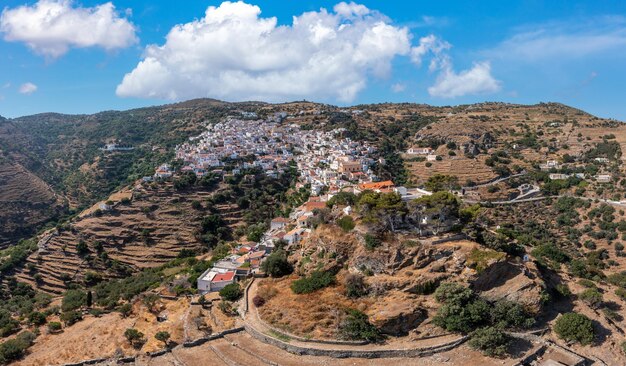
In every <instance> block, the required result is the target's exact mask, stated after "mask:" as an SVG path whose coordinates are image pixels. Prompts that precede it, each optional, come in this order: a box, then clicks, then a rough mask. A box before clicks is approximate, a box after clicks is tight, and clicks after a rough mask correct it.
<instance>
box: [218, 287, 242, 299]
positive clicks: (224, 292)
mask: <svg viewBox="0 0 626 366" xmlns="http://www.w3.org/2000/svg"><path fill="white" fill-rule="evenodd" d="M242 295H243V290H242V289H241V286H239V284H238V283H231V284H228V285H226V286H224V288H223V289H221V290H220V297H221V298H222V299H223V300H226V301H237V300H239V299H240V298H241V296H242Z"/></svg>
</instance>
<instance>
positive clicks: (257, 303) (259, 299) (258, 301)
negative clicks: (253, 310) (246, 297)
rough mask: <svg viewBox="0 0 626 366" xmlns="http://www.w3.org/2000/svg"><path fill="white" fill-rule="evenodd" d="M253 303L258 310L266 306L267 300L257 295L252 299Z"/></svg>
mask: <svg viewBox="0 0 626 366" xmlns="http://www.w3.org/2000/svg"><path fill="white" fill-rule="evenodd" d="M252 303H253V304H254V306H256V307H257V308H260V307H261V306H263V305H265V298H263V297H261V296H259V295H256V296H255V297H253V298H252Z"/></svg>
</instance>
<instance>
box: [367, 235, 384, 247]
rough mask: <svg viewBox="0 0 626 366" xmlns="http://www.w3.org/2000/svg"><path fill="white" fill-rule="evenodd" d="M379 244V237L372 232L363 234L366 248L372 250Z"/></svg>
mask: <svg viewBox="0 0 626 366" xmlns="http://www.w3.org/2000/svg"><path fill="white" fill-rule="evenodd" d="M380 244H381V242H380V239H378V238H377V237H375V236H374V235H372V234H365V247H366V248H367V249H368V250H374V248H376V247H379V246H380Z"/></svg>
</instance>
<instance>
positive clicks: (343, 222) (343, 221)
mask: <svg viewBox="0 0 626 366" xmlns="http://www.w3.org/2000/svg"><path fill="white" fill-rule="evenodd" d="M337 225H338V226H339V227H340V228H341V229H342V230H343V231H345V232H350V231H352V229H354V226H355V224H354V220H353V219H352V217H351V216H342V217H341V218H340V219H339V220H337Z"/></svg>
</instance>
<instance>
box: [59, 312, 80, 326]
mask: <svg viewBox="0 0 626 366" xmlns="http://www.w3.org/2000/svg"><path fill="white" fill-rule="evenodd" d="M60 319H61V321H62V322H63V323H65V325H66V326H70V325H72V324H75V323H77V322H79V321H81V320H83V315H82V314H81V313H79V312H78V311H74V310H72V311H67V312H63V313H62V314H61V316H60Z"/></svg>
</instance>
